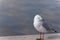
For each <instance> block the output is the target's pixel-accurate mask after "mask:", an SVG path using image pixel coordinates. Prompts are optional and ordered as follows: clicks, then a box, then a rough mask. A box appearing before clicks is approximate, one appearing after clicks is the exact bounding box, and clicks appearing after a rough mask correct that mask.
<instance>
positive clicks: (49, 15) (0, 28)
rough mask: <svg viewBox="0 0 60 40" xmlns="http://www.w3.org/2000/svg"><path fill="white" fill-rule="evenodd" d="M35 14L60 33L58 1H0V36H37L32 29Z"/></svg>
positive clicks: (59, 0)
mask: <svg viewBox="0 0 60 40" xmlns="http://www.w3.org/2000/svg"><path fill="white" fill-rule="evenodd" d="M36 14H40V15H41V16H42V17H43V18H44V19H45V21H46V22H47V24H48V25H49V27H50V26H52V27H53V28H54V29H56V30H57V31H58V32H59V31H60V0H0V36H4V35H30V34H38V32H37V31H36V30H35V28H34V27H33V18H34V16H35V15H36Z"/></svg>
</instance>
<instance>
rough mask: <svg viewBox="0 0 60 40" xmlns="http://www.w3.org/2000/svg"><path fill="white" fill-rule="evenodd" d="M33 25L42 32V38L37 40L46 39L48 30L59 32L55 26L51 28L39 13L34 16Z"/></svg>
mask: <svg viewBox="0 0 60 40" xmlns="http://www.w3.org/2000/svg"><path fill="white" fill-rule="evenodd" d="M33 25H34V27H35V29H36V30H37V31H39V32H40V39H37V40H44V33H46V32H48V31H52V32H57V31H56V30H54V29H53V28H49V26H48V25H47V24H46V23H45V21H44V19H43V18H42V17H41V16H40V15H38V14H37V15H35V17H34V20H33Z"/></svg>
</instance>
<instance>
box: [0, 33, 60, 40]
mask: <svg viewBox="0 0 60 40" xmlns="http://www.w3.org/2000/svg"><path fill="white" fill-rule="evenodd" d="M44 37H45V38H44V39H45V40H60V33H56V34H45V35H44ZM37 38H39V35H24V36H4V37H0V40H36V39H37Z"/></svg>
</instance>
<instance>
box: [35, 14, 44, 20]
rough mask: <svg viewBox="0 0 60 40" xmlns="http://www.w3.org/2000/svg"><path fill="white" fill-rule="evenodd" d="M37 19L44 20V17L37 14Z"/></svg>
mask: <svg viewBox="0 0 60 40" xmlns="http://www.w3.org/2000/svg"><path fill="white" fill-rule="evenodd" d="M34 18H35V19H36V20H43V18H42V17H41V16H40V15H35V17H34Z"/></svg>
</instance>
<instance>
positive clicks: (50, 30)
mask: <svg viewBox="0 0 60 40" xmlns="http://www.w3.org/2000/svg"><path fill="white" fill-rule="evenodd" d="M43 26H44V27H45V28H46V29H47V30H48V31H49V32H58V31H57V30H55V28H54V27H53V26H52V25H50V24H48V23H46V22H45V21H44V23H43Z"/></svg>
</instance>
